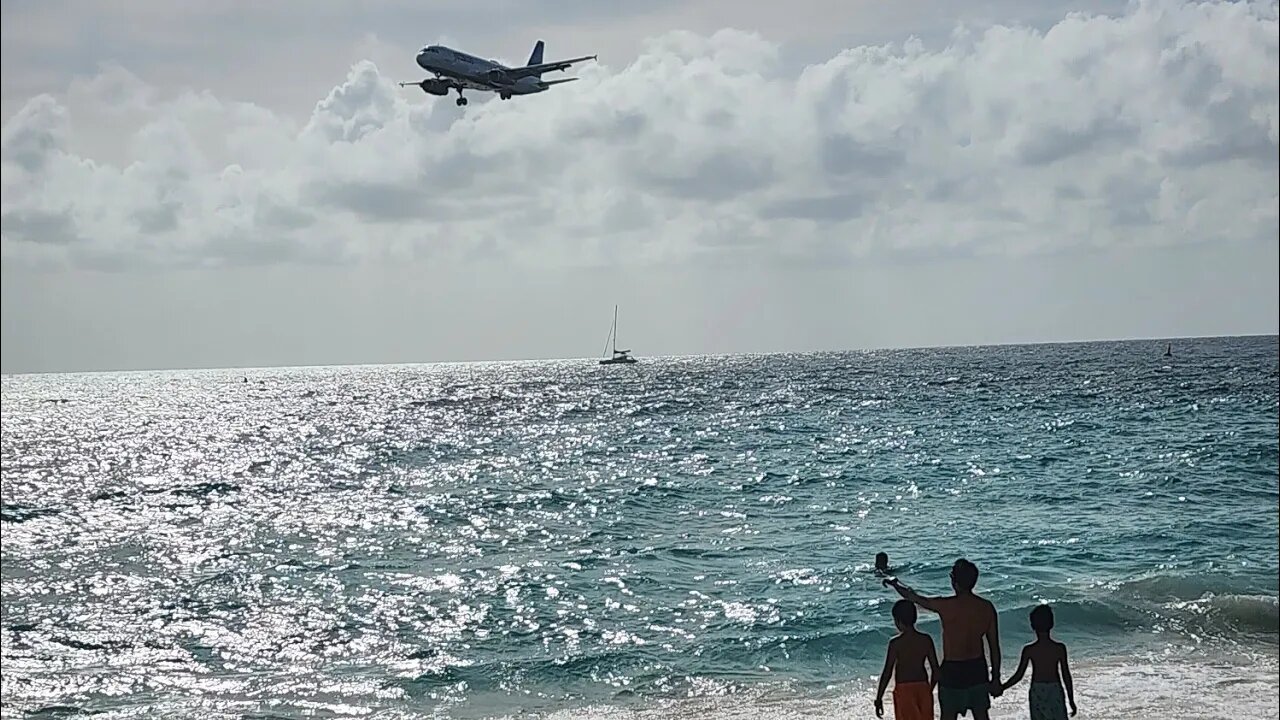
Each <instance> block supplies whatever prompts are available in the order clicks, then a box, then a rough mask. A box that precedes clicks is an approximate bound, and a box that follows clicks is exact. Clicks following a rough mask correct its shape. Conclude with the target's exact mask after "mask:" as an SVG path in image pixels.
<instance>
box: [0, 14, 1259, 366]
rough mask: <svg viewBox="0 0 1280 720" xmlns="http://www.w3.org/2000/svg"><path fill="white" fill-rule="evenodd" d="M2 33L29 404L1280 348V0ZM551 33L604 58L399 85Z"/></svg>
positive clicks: (6, 345) (18, 347) (52, 25)
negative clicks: (75, 393) (434, 368)
mask: <svg viewBox="0 0 1280 720" xmlns="http://www.w3.org/2000/svg"><path fill="white" fill-rule="evenodd" d="M0 12H2V13H3V17H2V18H0V32H2V34H3V49H2V54H3V57H2V58H0V74H2V76H3V91H2V93H0V95H2V97H0V99H2V101H3V108H2V110H0V115H2V118H3V138H2V147H0V161H2V172H0V185H2V195H3V197H2V200H0V205H2V206H3V207H2V213H3V226H2V229H0V276H2V278H0V279H2V284H0V356H2V357H0V366H2V367H0V370H3V372H5V373H17V372H59V371H81V370H123V369H152V368H195V367H257V366H274V365H325V364H349V363H350V364H356V363H384V362H387V363H392V362H430V361H455V360H495V359H523V358H565V357H594V356H598V355H599V354H600V353H601V352H602V349H603V347H604V341H605V338H606V336H607V334H608V332H609V325H610V322H611V319H612V313H613V306H614V305H618V306H620V321H619V331H618V334H619V340H620V342H621V343H622V344H623V345H625V346H627V347H629V348H631V349H632V350H633V351H634V352H635V353H636V354H637V355H638V356H639V357H641V358H643V357H645V356H659V355H681V354H701V353H736V352H786V351H809V350H840V349H859V348H877V347H912V346H924V345H955V344H985V343H1010V342H1048V341H1072V340H1087V339H1116V338H1152V339H1162V338H1166V337H1184V336H1203V335H1232V334H1254V333H1266V334H1273V333H1276V332H1277V326H1278V324H1280V282H1278V279H1277V278H1278V271H1277V267H1278V266H1280V252H1278V246H1280V240H1278V236H1280V219H1278V217H1280V213H1278V210H1277V205H1278V203H1280V166H1278V150H1280V140H1278V130H1277V127H1278V118H1280V109H1278V107H1280V87H1278V84H1277V83H1278V81H1277V76H1278V74H1280V59H1278V57H1280V51H1278V40H1277V34H1278V25H1277V17H1278V15H1280V12H1278V10H1277V3H1276V2H1251V3H1250V2H1233V3H1228V2H1180V1H1178V0H1147V1H1144V2H1132V3H1122V2H1110V1H1106V0H1095V1H1092V2H1059V1H1056V0H986V1H983V2H973V1H962V0H935V1H933V2H924V1H923V0H898V1H897V2H892V3H890V2H884V1H883V0H875V1H871V0H842V1H836V0H830V1H829V0H789V1H788V2H786V3H741V2H736V1H730V0H701V1H696V0H695V1H694V2H671V1H669V0H659V1H657V2H651V3H598V2H586V1H585V0H556V1H554V2H553V1H552V0H545V1H538V0H532V1H531V0H523V1H520V0H493V1H491V2H485V3H474V2H469V1H467V0H438V1H436V2H429V3H423V2H418V1H416V0H415V1H414V2H408V1H404V2H401V1H400V0H391V1H388V2H381V3H371V4H368V6H366V7H358V6H357V5H356V4H354V3H347V2H339V1H338V0H313V1H311V2H288V1H284V2H274V3H255V2H247V1H244V0H235V1H232V0H210V1H209V2H204V3H168V2H153V1H150V0H146V1H144V0H135V1H132V2H121V3H99V2H88V1H87V0H43V1H41V2H35V1H31V0H12V1H10V0H6V2H5V3H4V4H3V5H2V6H0ZM536 39H543V40H545V41H546V44H547V47H546V58H547V59H548V60H551V59H554V58H559V57H574V56H578V55H588V54H597V53H598V54H599V61H598V62H597V63H587V64H584V65H580V66H577V67H575V68H574V69H573V70H572V71H570V73H568V74H567V75H571V76H577V77H579V78H580V81H578V82H575V83H570V84H566V85H563V86H557V87H555V88H553V89H552V90H551V91H549V92H546V93H543V94H540V95H536V96H528V97H519V98H515V99H513V100H511V101H509V102H501V101H497V100H491V98H492V96H486V95H483V94H472V95H471V104H470V105H469V106H468V107H466V108H458V107H456V106H455V105H454V103H453V101H452V99H451V98H444V99H440V98H434V97H429V96H426V95H424V94H423V93H422V92H421V91H420V90H419V89H417V88H415V87H407V88H401V87H399V86H398V85H397V84H396V83H397V82H398V81H417V80H420V79H422V75H423V74H422V72H421V70H419V69H418V68H417V67H416V65H415V63H414V55H415V54H416V53H417V51H418V50H419V49H420V48H421V47H422V46H424V45H428V44H433V43H445V44H448V45H450V46H453V47H456V48H458V49H461V50H464V51H467V52H472V53H474V54H477V55H481V56H484V57H492V58H495V59H498V60H501V61H505V62H510V63H521V62H523V61H524V60H525V58H527V57H528V54H529V51H530V48H531V47H532V45H533V42H534V40H536Z"/></svg>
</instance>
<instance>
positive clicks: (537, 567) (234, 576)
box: [0, 336, 1278, 718]
mask: <svg viewBox="0 0 1280 720" xmlns="http://www.w3.org/2000/svg"><path fill="white" fill-rule="evenodd" d="M1164 349H1165V347H1164V343H1162V342H1161V343H1155V342H1129V343H1090V344H1072V345H1037V346H1010V347H975V348H947V349H928V350H901V351H875V352H851V353H830V354H805V355H767V356H763V355H762V356H733V357H691V358H663V359H653V360H645V361H643V362H642V363H641V364H639V365H637V366H633V367H626V366H613V367H601V366H599V365H597V364H596V363H595V362H594V361H592V360H582V361H577V360H575V361H555V362H518V363H479V364H455V365H405V366H369V367H325V368H281V369H261V370H218V371H175V372H138V373H103V374H77V375H40V376H37V375H25V376H7V377H5V378H4V379H3V442H2V451H3V452H2V460H3V483H2V487H3V491H2V496H3V497H2V499H3V508H2V512H3V517H2V520H3V522H2V524H0V532H2V546H3V557H2V570H3V572H2V578H0V579H2V581H3V582H2V584H3V613H2V615H3V617H2V622H0V651H2V653H3V658H2V659H3V674H2V677H3V680H2V691H0V700H2V702H3V709H4V716H5V717H10V716H15V717H17V716H20V715H24V714H27V713H33V714H34V715H35V716H46V717H49V716H60V715H63V714H76V713H80V712H96V713H101V715H99V717H108V718H109V717H136V716H157V717H192V718H195V717H201V718H203V717H338V716H353V717H377V718H390V717H421V716H432V715H438V716H447V717H484V716H493V715H521V714H527V713H536V714H547V715H552V716H555V717H559V718H596V717H599V718H607V717H635V718H648V717H655V718H656V717H713V718H715V717H722V718H752V717H766V716H767V717H776V718H789V717H796V718H799V717H841V718H847V717H869V716H870V712H871V698H872V692H873V690H874V682H875V678H876V676H877V674H878V672H879V668H880V665H881V663H882V660H883V655H884V648H885V643H886V641H887V640H888V639H889V637H890V636H891V633H892V622H891V620H890V617H889V610H890V607H891V606H892V603H893V601H894V600H895V599H896V597H895V596H894V595H893V593H892V592H891V591H890V590H887V589H885V588H884V587H882V586H881V584H880V583H879V581H878V579H877V578H876V577H875V576H874V574H873V573H872V572H871V567H872V561H873V558H874V555H875V553H876V552H878V551H885V552H887V553H888V554H889V556H890V560H891V563H892V564H893V566H894V568H895V569H894V572H895V573H896V574H897V575H898V576H899V577H900V578H901V579H902V580H904V581H905V582H907V583H909V584H911V585H913V586H915V587H917V588H918V589H919V590H920V591H922V592H924V593H934V594H942V593H945V592H946V591H947V590H948V586H947V571H948V568H949V566H950V564H951V563H952V562H953V561H954V560H955V559H956V558H957V557H967V558H969V559H970V560H973V561H974V562H976V563H977V564H978V566H979V567H980V568H981V572H982V575H981V579H980V580H979V583H978V590H979V592H981V593H982V594H984V595H985V596H986V597H988V598H990V599H991V600H992V601H994V602H995V604H996V606H997V608H998V609H999V611H1000V624H1001V631H1002V633H1001V634H1002V639H1003V646H1004V652H1003V657H1004V667H1005V668H1006V670H1005V672H1006V674H1008V673H1009V672H1011V671H1012V669H1013V667H1014V665H1015V663H1016V660H1017V657H1018V648H1019V646H1020V645H1021V644H1022V643H1025V642H1027V641H1029V640H1030V639H1031V632H1030V630H1029V628H1028V625H1027V620H1026V617H1027V612H1028V611H1029V609H1030V608H1032V607H1034V606H1035V605H1036V604H1037V603H1042V602H1049V603H1052V604H1053V606H1054V607H1055V610H1056V616H1057V623H1058V627H1057V630H1056V634H1057V636H1058V637H1059V638H1060V639H1061V640H1063V641H1065V642H1066V643H1067V645H1068V647H1069V648H1070V652H1071V659H1072V663H1073V665H1074V669H1075V679H1076V684H1077V688H1078V689H1077V693H1078V698H1079V704H1080V707H1081V717H1093V718H1146V717H1165V718H1177V717H1187V718H1193V717H1194V718H1201V717H1205V718H1218V717H1221V718H1255V717H1256V718H1264V717H1275V715H1276V713H1277V699H1276V693H1277V675H1276V672H1277V665H1276V657H1277V649H1276V646H1277V622H1278V621H1277V599H1276V597H1277V566H1278V561H1277V502H1278V496H1277V481H1278V480H1277V462H1278V460H1277V457H1278V456H1277V432H1278V429H1277V407H1278V406H1277V339H1276V338H1275V337H1274V336H1269V337H1254V338H1226V339H1203V340H1187V341H1179V342H1176V343H1175V344H1174V347H1173V355H1172V357H1163V353H1164ZM921 628H922V629H924V630H926V631H928V632H930V633H933V634H934V635H935V638H936V637H937V635H938V632H939V627H938V625H937V622H936V620H934V619H932V618H929V617H927V614H926V615H925V616H923V617H922V622H921ZM1025 702H1026V701H1025V688H1018V689H1015V690H1012V691H1010V692H1009V693H1008V694H1007V695H1005V696H1004V697H1002V698H999V699H997V700H996V701H995V705H994V715H995V716H996V717H1017V716H1019V715H1020V714H1022V713H1024V712H1025V710H1024V706H1025Z"/></svg>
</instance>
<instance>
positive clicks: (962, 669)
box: [938, 658, 991, 715]
mask: <svg viewBox="0 0 1280 720" xmlns="http://www.w3.org/2000/svg"><path fill="white" fill-rule="evenodd" d="M989 687H990V678H989V677H988V675H987V659H986V658H973V659H972V660H943V661H942V665H941V667H939V668H938V708H939V709H940V710H941V711H942V714H943V715H950V714H952V713H955V714H958V715H965V714H967V713H968V712H969V711H971V710H986V709H988V708H990V707H991V695H990V693H989V692H988V688H989Z"/></svg>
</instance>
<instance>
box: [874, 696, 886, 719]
mask: <svg viewBox="0 0 1280 720" xmlns="http://www.w3.org/2000/svg"><path fill="white" fill-rule="evenodd" d="M876 717H878V718H882V717H884V700H882V699H880V698H876Z"/></svg>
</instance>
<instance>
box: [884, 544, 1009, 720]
mask: <svg viewBox="0 0 1280 720" xmlns="http://www.w3.org/2000/svg"><path fill="white" fill-rule="evenodd" d="M884 583H885V584H886V585H888V586H890V587H892V588H893V589H894V590H897V591H898V594H899V595H901V596H902V597H903V598H904V599H906V600H910V601H911V602H913V603H915V604H917V605H919V606H920V607H922V608H924V609H925V610H929V611H932V612H935V613H937V614H938V618H939V619H940V620H942V666H941V667H940V668H939V670H938V708H939V710H940V716H941V718H942V720H956V718H957V717H960V716H961V715H965V714H967V713H973V719H974V720H988V718H989V717H990V714H989V713H988V711H989V710H990V708H991V698H992V697H999V696H1000V694H1001V693H1003V692H1004V690H1003V688H1001V686H1000V625H999V621H998V619H997V617H996V608H995V606H994V605H992V604H991V602H990V601H989V600H987V599H986V598H983V597H979V596H978V595H977V594H976V593H974V592H973V588H974V586H975V585H977V584H978V566H977V565H974V564H973V563H971V562H969V561H968V560H965V559H964V558H961V559H959V560H956V562H955V564H954V565H952V566H951V588H952V589H953V590H955V594H954V595H950V596H947V597H924V596H923V595H921V594H920V593H917V592H916V591H915V590H912V589H911V588H909V587H907V586H906V585H903V584H902V583H900V582H898V581H897V580H896V579H893V578H890V579H888V580H885V581H884ZM984 644H985V645H986V650H987V652H986V653H984V652H983V645H984ZM988 657H989V658H990V661H991V666H990V667H991V672H990V674H989V675H988V673H987V660H988Z"/></svg>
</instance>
